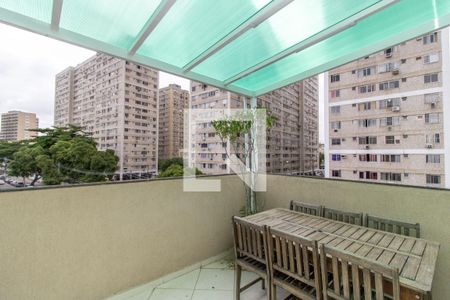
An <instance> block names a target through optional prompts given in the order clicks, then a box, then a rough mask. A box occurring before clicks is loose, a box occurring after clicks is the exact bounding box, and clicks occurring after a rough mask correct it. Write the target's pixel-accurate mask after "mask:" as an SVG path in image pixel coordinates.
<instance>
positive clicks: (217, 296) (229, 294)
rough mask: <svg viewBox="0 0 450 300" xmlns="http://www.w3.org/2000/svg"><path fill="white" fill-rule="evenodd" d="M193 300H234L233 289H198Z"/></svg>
mask: <svg viewBox="0 0 450 300" xmlns="http://www.w3.org/2000/svg"><path fill="white" fill-rule="evenodd" d="M192 300H233V291H204V290H196V291H195V292H194V295H193V296H192Z"/></svg>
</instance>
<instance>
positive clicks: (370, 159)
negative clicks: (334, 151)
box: [359, 154, 378, 162]
mask: <svg viewBox="0 0 450 300" xmlns="http://www.w3.org/2000/svg"><path fill="white" fill-rule="evenodd" d="M377 160H378V155H376V154H360V155H359V161H367V162H374V161H377Z"/></svg>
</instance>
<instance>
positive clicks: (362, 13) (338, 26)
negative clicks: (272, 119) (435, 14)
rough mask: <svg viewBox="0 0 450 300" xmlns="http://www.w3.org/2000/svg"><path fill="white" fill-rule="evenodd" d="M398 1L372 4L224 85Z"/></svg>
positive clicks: (243, 72)
mask: <svg viewBox="0 0 450 300" xmlns="http://www.w3.org/2000/svg"><path fill="white" fill-rule="evenodd" d="M398 1H400V0H382V1H379V2H377V3H375V4H373V5H372V6H370V7H368V8H366V9H364V10H362V11H360V12H358V13H356V14H354V15H353V16H350V17H349V18H347V19H345V20H343V21H342V22H340V23H337V24H335V25H333V26H330V27H328V28H326V29H324V30H322V31H320V32H319V33H317V34H316V35H313V36H311V37H309V38H307V39H305V40H303V41H301V42H299V43H297V44H295V45H293V46H291V47H289V48H287V49H286V50H283V51H281V52H279V53H278V54H275V55H274V56H272V57H270V58H268V59H266V60H264V61H262V62H260V63H258V64H256V65H254V66H252V67H250V68H248V69H246V70H244V71H242V72H240V73H238V74H236V75H234V76H232V77H230V78H228V79H227V80H225V81H224V85H225V86H228V85H230V84H231V83H233V82H235V81H237V80H239V79H241V78H243V77H246V76H248V75H250V74H252V73H254V72H256V71H258V70H261V69H262V68H264V67H266V66H268V65H270V64H272V63H274V62H277V61H279V60H281V59H283V58H285V57H287V56H289V55H291V54H294V53H298V52H300V51H302V50H305V49H306V48H309V47H311V46H314V45H315V44H318V43H320V42H322V41H324V40H326V39H328V38H330V37H332V36H334V35H336V34H338V33H340V32H342V31H344V30H346V29H349V28H351V27H353V26H355V25H356V24H357V23H358V22H359V21H361V20H363V19H365V18H367V17H369V16H371V15H373V14H375V13H377V12H379V11H380V10H383V9H385V8H387V7H388V6H390V5H392V4H394V3H397V2H398Z"/></svg>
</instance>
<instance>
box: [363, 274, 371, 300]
mask: <svg viewBox="0 0 450 300" xmlns="http://www.w3.org/2000/svg"><path fill="white" fill-rule="evenodd" d="M363 281H364V300H372V283H371V282H370V270H368V269H363Z"/></svg>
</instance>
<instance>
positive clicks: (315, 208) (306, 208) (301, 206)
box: [289, 200, 323, 217]
mask: <svg viewBox="0 0 450 300" xmlns="http://www.w3.org/2000/svg"><path fill="white" fill-rule="evenodd" d="M289 209H290V210H294V211H298V212H301V213H304V214H309V215H313V216H318V217H321V216H322V213H323V206H321V205H312V204H308V203H302V202H298V201H294V200H292V201H291V204H290V205H289Z"/></svg>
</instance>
